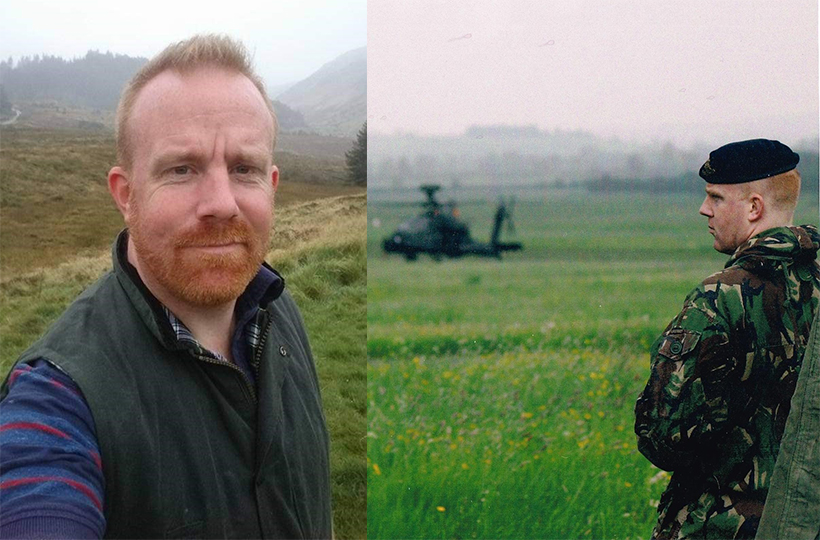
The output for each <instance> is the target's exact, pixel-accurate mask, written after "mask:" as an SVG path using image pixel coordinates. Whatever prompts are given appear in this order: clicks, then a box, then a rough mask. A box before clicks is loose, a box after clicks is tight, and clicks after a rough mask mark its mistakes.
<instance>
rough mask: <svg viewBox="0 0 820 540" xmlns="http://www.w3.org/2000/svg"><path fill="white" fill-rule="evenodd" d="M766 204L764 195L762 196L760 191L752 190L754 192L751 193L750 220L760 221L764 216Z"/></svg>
mask: <svg viewBox="0 0 820 540" xmlns="http://www.w3.org/2000/svg"><path fill="white" fill-rule="evenodd" d="M764 206H765V204H764V202H763V197H761V196H760V194H759V193H754V192H752V194H751V195H749V221H750V222H755V221H758V220H760V219H761V218H762V217H763V210H764Z"/></svg>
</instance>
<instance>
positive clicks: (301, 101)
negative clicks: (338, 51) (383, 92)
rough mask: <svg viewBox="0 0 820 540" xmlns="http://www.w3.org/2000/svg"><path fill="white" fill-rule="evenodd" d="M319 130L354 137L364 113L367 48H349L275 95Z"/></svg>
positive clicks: (364, 115) (328, 133)
mask: <svg viewBox="0 0 820 540" xmlns="http://www.w3.org/2000/svg"><path fill="white" fill-rule="evenodd" d="M277 99H278V100H279V101H282V102H283V103H285V104H287V105H288V106H289V107H291V108H293V109H296V110H297V111H299V112H300V113H302V114H303V115H304V117H305V121H306V122H307V125H309V126H310V127H311V128H312V129H314V130H316V131H318V132H319V133H323V134H327V135H339V136H344V137H355V136H356V133H357V132H358V131H359V129H360V128H361V127H362V124H364V122H365V118H366V115H367V48H366V47H362V48H359V49H354V50H352V51H349V52H347V53H345V54H343V55H341V56H339V57H338V58H336V59H335V60H332V61H331V62H328V63H327V64H325V65H323V66H322V67H321V68H320V69H319V70H318V71H316V73H314V74H313V75H311V76H310V77H308V78H307V79H304V80H303V81H301V82H298V83H296V84H294V85H293V86H291V87H290V88H289V89H288V90H286V91H285V92H283V93H281V94H279V95H278V96H277Z"/></svg>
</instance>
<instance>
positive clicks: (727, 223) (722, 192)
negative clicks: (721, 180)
mask: <svg viewBox="0 0 820 540" xmlns="http://www.w3.org/2000/svg"><path fill="white" fill-rule="evenodd" d="M746 191H747V190H745V189H744V187H743V186H741V185H737V184H708V183H707V184H706V199H704V201H703V204H702V205H700V214H701V215H703V216H706V217H707V218H709V232H710V233H711V234H712V235H713V236H714V237H715V243H714V248H715V249H716V250H718V251H720V252H721V253H726V254H731V253H734V251H735V249H737V248H738V246H740V245H741V244H743V243H744V242H745V241H746V240H748V239H749V237H750V236H751V231H752V229H751V226H750V223H749V220H748V219H747V218H748V215H749V207H750V206H749V201H748V198H747V197H746Z"/></svg>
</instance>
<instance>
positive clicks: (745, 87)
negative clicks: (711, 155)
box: [367, 0, 818, 144]
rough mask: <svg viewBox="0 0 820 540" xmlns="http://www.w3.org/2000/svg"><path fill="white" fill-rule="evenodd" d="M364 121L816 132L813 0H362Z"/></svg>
mask: <svg viewBox="0 0 820 540" xmlns="http://www.w3.org/2000/svg"><path fill="white" fill-rule="evenodd" d="M367 17H368V129H369V130H370V132H371V133H373V132H382V133H391V132H396V131H411V132H416V133H420V134H456V133H460V132H462V131H463V130H464V128H465V127H466V126H469V125H471V124H496V123H502V124H537V125H538V126H539V127H540V128H541V129H545V130H550V131H551V130H554V129H564V130H574V129H581V130H588V131H592V132H595V133H598V134H601V135H606V136H609V135H616V136H619V137H621V138H626V139H638V140H648V139H654V138H657V137H663V138H664V139H669V140H672V141H673V142H681V143H690V142H693V141H694V140H704V141H705V142H707V143H712V144H717V143H719V142H723V140H724V139H732V140H737V139H741V138H752V137H767V138H780V139H781V140H784V141H791V142H794V141H795V140H797V139H800V138H803V137H811V136H816V135H817V131H818V127H817V126H818V85H817V82H818V39H817V20H818V14H817V0H780V1H777V2H773V1H771V0H595V1H584V0H571V1H570V0H544V1H534V0H533V1H523V0H472V1H470V0H451V1H441V0H371V1H370V2H369V3H368V13H367Z"/></svg>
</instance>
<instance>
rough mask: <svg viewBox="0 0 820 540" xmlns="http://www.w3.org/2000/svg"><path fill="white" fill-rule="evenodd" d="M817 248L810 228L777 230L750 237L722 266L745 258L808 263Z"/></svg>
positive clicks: (819, 240) (818, 239) (815, 233)
mask: <svg viewBox="0 0 820 540" xmlns="http://www.w3.org/2000/svg"><path fill="white" fill-rule="evenodd" d="M818 249H820V234H818V231H817V227H815V226H814V225H800V226H799V227H777V228H775V229H769V230H767V231H763V232H762V233H760V234H758V235H756V236H753V237H752V238H750V239H749V240H747V241H746V242H745V243H744V244H742V245H741V246H740V247H738V248H737V250H735V252H734V254H733V255H732V257H731V258H730V259H729V261H728V262H727V263H726V267H727V268H728V267H730V266H732V265H735V264H741V263H743V262H745V261H747V260H748V259H753V260H756V261H761V260H770V261H783V260H799V261H812V260H814V259H816V258H817V250H818Z"/></svg>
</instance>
